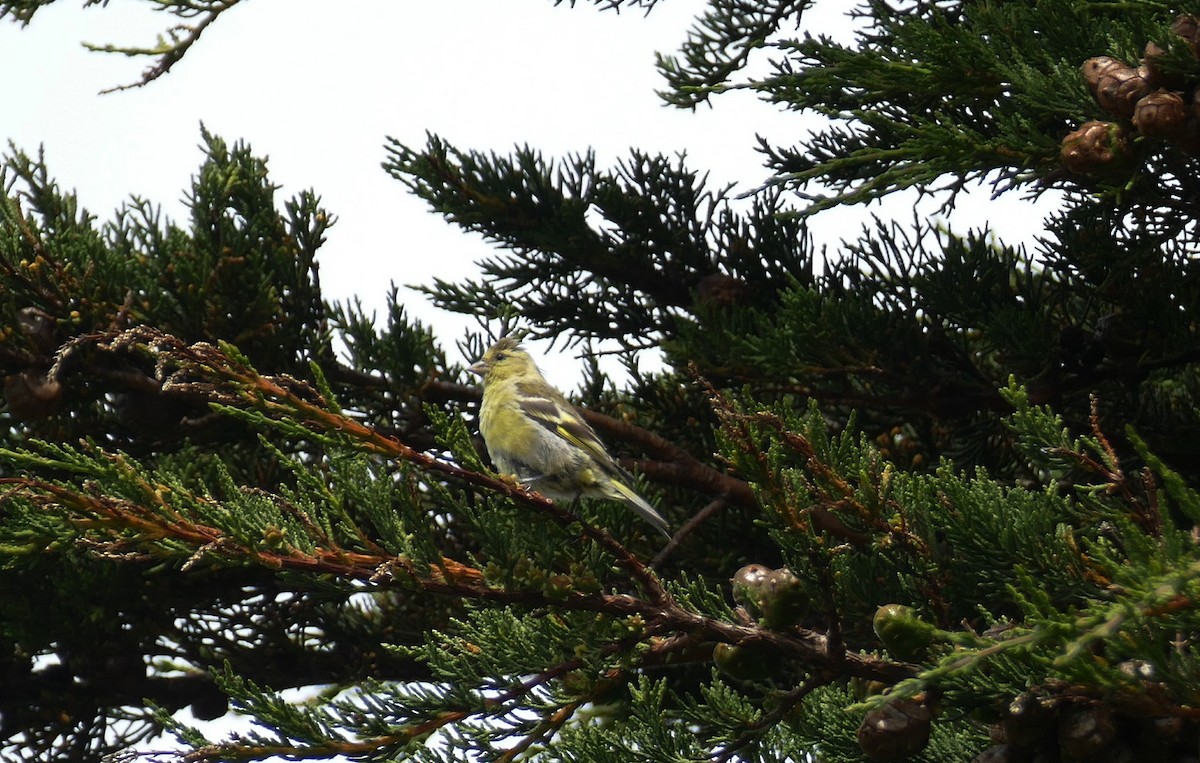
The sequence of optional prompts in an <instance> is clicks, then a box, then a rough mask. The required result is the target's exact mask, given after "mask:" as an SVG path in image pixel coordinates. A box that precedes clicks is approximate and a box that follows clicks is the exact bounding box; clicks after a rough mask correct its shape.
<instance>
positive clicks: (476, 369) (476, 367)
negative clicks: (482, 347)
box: [467, 360, 487, 376]
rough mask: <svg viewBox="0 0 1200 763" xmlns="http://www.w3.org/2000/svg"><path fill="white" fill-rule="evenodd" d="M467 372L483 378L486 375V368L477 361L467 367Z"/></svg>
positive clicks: (481, 362)
mask: <svg viewBox="0 0 1200 763" xmlns="http://www.w3.org/2000/svg"><path fill="white" fill-rule="evenodd" d="M467 370H468V371H470V372H471V373H473V374H478V375H480V376H483V375H484V374H486V373H487V366H486V365H484V363H483V361H482V360H477V361H475V362H474V363H472V364H471V365H469V366H467Z"/></svg>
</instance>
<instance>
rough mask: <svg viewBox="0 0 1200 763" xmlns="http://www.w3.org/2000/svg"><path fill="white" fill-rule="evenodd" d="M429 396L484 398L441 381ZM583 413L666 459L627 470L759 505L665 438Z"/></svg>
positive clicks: (639, 462)
mask: <svg viewBox="0 0 1200 763" xmlns="http://www.w3.org/2000/svg"><path fill="white" fill-rule="evenodd" d="M426 393H432V394H431V395H429V397H430V398H431V399H434V400H466V401H477V400H479V399H480V395H481V393H480V391H479V388H478V387H473V386H468V385H465V384H455V383H453V382H446V381H442V380H440V379H434V380H431V381H430V382H428V383H427V384H426V385H424V386H423V387H422V388H421V394H422V396H425V395H426ZM580 413H581V414H582V415H583V418H584V419H585V420H586V421H587V422H588V424H590V425H591V426H592V427H594V428H595V429H596V430H597V431H599V432H600V433H602V434H604V435H606V436H610V437H612V438H614V439H618V440H621V441H622V442H628V443H633V444H634V445H637V446H639V447H641V448H642V449H643V450H645V451H647V452H649V453H652V454H655V455H657V456H658V457H659V458H660V459H662V460H648V459H625V458H623V459H621V465H622V466H623V467H625V468H626V469H629V470H630V471H634V472H637V473H639V474H642V475H644V476H645V477H647V478H648V479H650V480H651V481H652V482H659V483H662V484H664V485H676V486H678V487H685V488H689V489H691V490H696V491H698V492H701V493H704V494H705V495H716V496H722V497H724V498H725V499H726V500H728V501H729V502H730V503H732V504H734V505H736V506H742V507H745V508H756V507H757V506H758V502H757V500H755V498H754V491H753V490H751V488H750V485H749V484H748V483H746V482H745V481H744V480H739V479H737V478H736V477H733V476H731V475H728V474H725V473H724V472H721V471H718V470H717V469H714V468H713V467H711V466H709V465H707V464H705V463H703V462H702V461H700V460H699V459H697V458H696V457H695V456H693V455H692V454H691V453H689V452H688V451H686V450H685V449H683V448H681V447H679V446H678V445H676V444H675V443H673V442H671V441H670V440H667V439H666V438H665V437H662V436H660V435H657V434H655V433H654V432H651V431H649V430H648V429H643V428H642V427H639V426H637V425H636V424H632V423H630V422H628V421H623V420H621V419H618V418H616V417H614V416H609V415H608V414H605V413H601V412H599V411H592V410H588V409H583V408H581V409H580Z"/></svg>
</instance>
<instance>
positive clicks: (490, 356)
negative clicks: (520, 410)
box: [467, 336, 541, 384]
mask: <svg viewBox="0 0 1200 763" xmlns="http://www.w3.org/2000/svg"><path fill="white" fill-rule="evenodd" d="M467 370H468V371H470V372H471V373H473V374H479V375H480V376H482V377H483V381H484V383H485V384H486V383H488V382H494V381H502V380H504V379H508V378H511V377H513V376H528V375H530V374H531V373H532V374H535V375H538V376H540V375H541V374H540V372H539V371H538V369H537V364H536V363H534V362H533V358H531V357H529V353H527V352H525V350H523V349H521V345H520V341H519V340H518V339H517V338H516V337H511V336H506V337H503V338H501V339H499V340H497V342H496V343H495V344H493V345H492V346H491V347H489V348H488V350H487V352H485V353H483V357H482V358H480V359H479V360H478V361H476V362H475V363H472V364H471V365H470V366H468V367H467Z"/></svg>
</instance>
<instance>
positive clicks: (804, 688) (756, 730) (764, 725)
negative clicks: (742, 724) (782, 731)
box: [713, 673, 832, 763]
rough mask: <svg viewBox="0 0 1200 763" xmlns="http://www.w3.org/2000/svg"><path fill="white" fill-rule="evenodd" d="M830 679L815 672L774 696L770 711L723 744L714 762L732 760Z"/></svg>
mask: <svg viewBox="0 0 1200 763" xmlns="http://www.w3.org/2000/svg"><path fill="white" fill-rule="evenodd" d="M831 680H832V676H831V675H830V674H821V673H817V674H814V675H811V676H809V677H808V678H805V679H804V681H803V682H802V683H801V684H800V685H799V686H797V687H796V688H795V689H792V690H791V691H788V692H785V693H784V694H783V695H782V696H779V697H776V698H775V706H774V707H773V708H772V709H771V710H770V711H768V712H765V713H763V714H762V716H761V717H759V718H758V720H756V721H755V722H754V723H752V724H750V725H749V726H748V727H747V728H746V730H745V732H744V733H743V734H742V736H741V737H739V738H738V739H735V740H734V741H732V742H730V743H729V744H727V745H725V747H724V748H723V749H722V750H721V752H720V753H719V754H718V755H717V757H716V758H714V759H713V760H714V763H726V761H730V760H733V758H734V756H735V755H736V754H737V753H738V752H739V751H741V750H744V749H746V748H747V747H749V746H750V745H752V744H754V742H755V741H756V740H758V739H760V738H761V737H762V736H763V735H764V734H765V733H766V732H767V731H769V730H770V729H772V728H774V726H775V724H777V723H779V722H780V721H781V720H783V718H784V717H785V716H786V715H787V714H788V713H790V712H791V711H792V708H793V707H795V706H796V705H797V704H799V703H800V702H802V701H803V700H804V698H805V697H807V696H808V695H809V694H812V692H813V691H814V690H815V689H817V688H819V687H821V686H824V685H826V684H828V683H830V681H831Z"/></svg>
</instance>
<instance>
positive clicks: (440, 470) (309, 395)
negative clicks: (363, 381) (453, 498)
mask: <svg viewBox="0 0 1200 763" xmlns="http://www.w3.org/2000/svg"><path fill="white" fill-rule="evenodd" d="M84 342H89V343H95V344H96V345H97V346H99V347H100V348H101V349H108V350H112V351H115V350H130V349H134V348H142V349H144V350H148V351H150V352H152V353H153V354H154V355H155V356H156V357H157V361H156V362H157V365H158V371H157V373H158V375H159V377H160V379H161V381H162V387H163V391H164V392H168V393H169V392H174V391H180V392H183V393H185V394H197V393H199V394H202V395H207V396H208V399H209V400H210V402H211V403H214V404H220V405H227V406H231V407H233V408H239V407H242V406H244V407H246V408H249V409H250V410H254V409H259V410H262V411H263V412H265V413H267V414H268V415H270V416H274V417H277V419H279V420H283V421H286V422H288V423H289V426H296V425H300V426H303V427H306V428H308V430H309V431H310V432H312V433H313V434H317V433H322V434H324V435H325V436H329V437H345V438H348V439H349V440H350V441H352V442H354V443H355V444H356V445H357V446H358V447H359V448H362V449H365V450H367V451H368V452H371V453H375V454H377V455H381V456H385V457H388V458H394V459H398V460H401V461H405V462H408V463H411V464H413V465H414V466H416V467H417V468H419V469H421V470H422V471H424V472H428V473H432V474H437V475H440V476H443V477H446V478H450V479H454V480H457V481H459V482H462V483H465V484H468V485H472V486H475V487H480V488H483V489H486V490H488V491H489V492H493V493H498V494H501V495H504V496H506V497H508V498H510V499H513V500H515V501H517V502H518V503H521V504H523V505H525V506H528V507H530V508H532V509H534V510H535V511H538V512H539V513H542V514H545V515H548V516H550V517H551V518H552V519H554V520H555V521H557V522H558V523H559V524H562V525H564V526H569V525H572V524H575V523H578V524H579V526H580V527H581V528H582V532H583V534H584V536H586V537H587V538H589V539H590V540H592V541H593V542H595V543H597V544H598V545H599V546H600V547H602V548H604V549H605V550H606V551H607V552H608V553H610V554H611V555H612V556H613V557H614V558H615V559H616V560H617V561H618V562H619V563H620V564H621V565H622V566H624V567H625V568H626V569H628V570H629V572H630V574H631V575H632V577H633V578H634V579H635V580H636V581H637V582H638V583H639V584H640V585H641V586H642V587H643V589H644V590H645V591H646V592H647V593H648V594H649V595H650V597H651V599H652V600H654V601H656V602H661V603H666V602H669V601H671V596H670V594H669V593H668V592H667V590H666V589H665V588H663V586H662V584H661V583H660V582H659V581H658V578H657V577H656V576H655V575H654V573H653V572H651V571H650V570H649V569H648V568H647V567H646V565H645V564H643V563H642V562H641V561H640V560H639V559H638V558H637V557H635V556H634V555H633V554H632V553H631V552H630V551H629V550H628V549H627V548H625V546H624V545H622V544H621V543H620V542H618V541H617V540H616V539H614V538H613V537H612V536H611V535H609V534H608V533H607V532H605V531H603V530H600V529H598V528H595V527H593V526H591V525H590V524H588V523H586V522H583V521H581V520H580V519H579V518H578V517H577V516H575V515H574V514H573V513H572V512H571V511H570V510H569V509H568V508H566V507H562V506H559V505H558V504H556V503H554V502H553V501H550V500H549V499H547V498H544V497H542V496H541V495H539V494H538V493H535V492H533V491H530V490H528V489H526V488H524V487H522V486H521V485H519V484H516V483H513V482H509V481H507V480H503V479H500V478H498V477H491V476H489V475H485V474H482V473H480V472H476V471H473V470H471V469H465V468H463V467H461V466H458V465H457V464H454V463H451V462H449V461H444V460H442V459H439V458H436V457H434V456H431V455H429V454H427V453H423V452H421V451H418V450H415V449H414V448H412V447H410V446H408V445H406V444H404V443H403V442H401V441H400V440H398V439H396V438H394V437H389V436H387V435H384V434H382V433H380V432H378V431H376V430H374V429H372V428H370V427H368V426H365V425H363V424H362V423H360V422H358V421H356V420H354V419H352V418H350V417H348V416H346V415H344V414H342V413H340V412H336V411H333V410H330V407H329V406H328V404H327V403H325V401H324V400H321V399H320V398H319V397H316V396H315V392H314V391H313V390H312V389H311V388H309V387H308V386H307V385H305V384H303V383H300V382H298V381H297V380H295V379H293V378H291V377H282V376H277V377H268V376H262V375H260V374H259V373H258V372H257V371H255V370H254V369H253V368H251V367H250V366H249V365H247V364H245V363H244V362H242V361H241V360H240V359H238V358H234V357H230V355H229V354H228V351H230V350H232V348H229V347H226V348H225V349H226V351H225V352H223V351H221V350H219V349H218V348H216V347H214V346H213V345H211V344H207V343H197V344H193V345H190V346H189V345H185V344H184V343H183V342H181V341H180V340H178V339H176V338H175V337H172V336H170V335H167V334H163V333H162V332H159V331H157V330H154V329H151V328H148V327H137V328H133V329H130V330H128V331H126V332H122V333H120V334H100V335H92V336H89V337H85V338H82V339H81V340H80V341H79V342H77V343H76V345H75V346H78V345H79V344H82V343H84ZM69 352H70V350H66V351H64V352H63V353H60V362H61V360H62V359H63V358H65V357H66V356H67V355H68V354H69ZM172 364H173V365H174V366H175V368H174V370H168V366H170V365H172ZM57 366H58V364H56V367H57ZM54 374H55V368H52V369H51V375H52V376H53V375H54ZM196 374H201V375H204V376H208V377H210V380H207V381H198V380H197V379H196V378H195V376H194V375H196Z"/></svg>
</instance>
